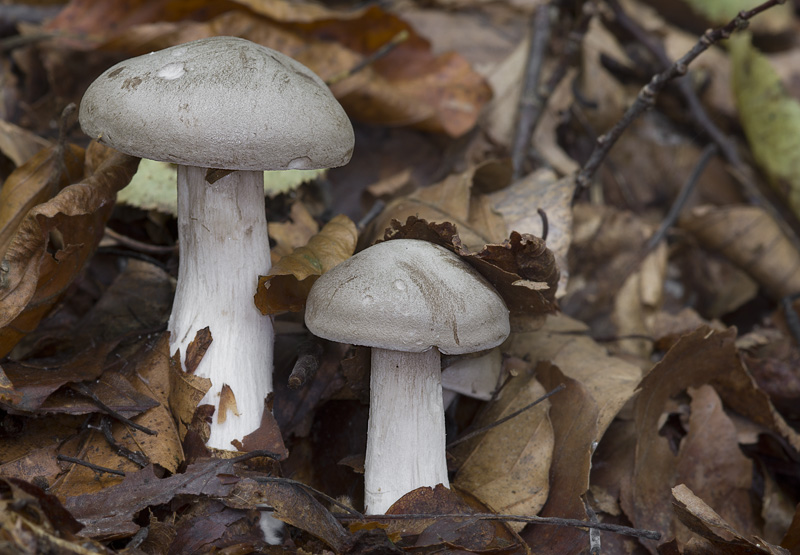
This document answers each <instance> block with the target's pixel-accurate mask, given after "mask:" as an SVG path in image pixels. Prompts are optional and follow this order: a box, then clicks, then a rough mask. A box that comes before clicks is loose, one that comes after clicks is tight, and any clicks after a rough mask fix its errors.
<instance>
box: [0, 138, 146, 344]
mask: <svg viewBox="0 0 800 555" xmlns="http://www.w3.org/2000/svg"><path fill="white" fill-rule="evenodd" d="M92 149H94V150H96V151H98V152H102V153H103V154H102V156H103V158H104V162H103V163H102V164H101V165H100V166H99V167H98V168H97V170H96V171H95V172H94V173H93V174H91V175H89V176H88V177H87V178H86V179H84V180H83V181H82V182H80V183H76V184H74V185H69V186H68V187H65V188H64V189H63V190H61V192H59V193H58V194H57V195H56V196H55V197H53V198H52V199H50V200H49V201H47V202H45V203H44V204H39V205H37V206H34V207H33V208H31V209H30V210H29V211H28V212H27V214H26V216H25V217H24V218H23V220H22V221H21V223H20V224H19V226H18V227H17V230H16V232H15V233H14V235H13V238H12V239H11V241H10V242H9V245H8V248H7V249H6V250H5V252H4V254H3V259H2V262H1V263H0V264H2V266H0V356H2V355H5V354H7V353H8V352H9V351H10V350H11V349H12V348H13V346H14V345H15V344H16V343H17V342H18V341H19V340H20V339H21V338H22V337H23V336H24V335H26V334H27V333H29V332H30V331H31V330H33V329H35V328H36V326H37V325H38V323H39V321H40V320H41V319H42V318H43V317H44V316H45V315H46V314H47V313H48V312H49V311H50V309H51V308H52V307H53V306H54V305H55V303H56V302H58V300H59V299H60V298H61V296H62V295H63V294H64V292H65V291H66V289H67V287H69V285H70V284H71V283H72V281H73V280H74V279H75V277H76V276H77V275H78V273H79V272H80V271H81V270H82V269H83V266H84V264H85V263H86V261H87V260H88V259H89V257H90V256H91V255H92V253H93V252H94V249H95V247H96V246H97V244H98V243H99V242H100V239H101V238H102V236H103V231H104V229H105V224H106V221H107V220H108V218H109V216H110V215H111V210H112V208H113V207H114V198H115V196H116V193H117V191H118V190H120V189H121V188H122V187H124V186H125V185H126V184H127V183H128V181H130V179H131V177H132V176H133V174H134V172H135V171H136V166H137V164H138V163H139V159H138V158H133V157H131V156H127V155H124V154H121V153H118V152H116V151H113V150H112V149H106V147H103V146H100V145H97V144H96V143H94V144H93V145H92V146H91V147H90V150H92ZM34 161H35V158H34V160H32V162H34ZM21 170H22V171H30V167H29V166H28V164H26V165H25V166H23V167H22V168H20V169H19V170H17V171H21ZM15 173H16V172H15ZM42 177H45V178H46V177H47V176H42ZM51 252H52V254H51Z"/></svg>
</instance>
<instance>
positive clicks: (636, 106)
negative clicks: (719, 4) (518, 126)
mask: <svg viewBox="0 0 800 555" xmlns="http://www.w3.org/2000/svg"><path fill="white" fill-rule="evenodd" d="M785 2H786V0H767V1H766V2H764V3H763V4H761V5H759V6H756V7H755V8H753V9H752V10H746V11H741V12H739V14H738V15H737V16H736V17H735V18H733V19H732V20H731V21H730V22H729V23H728V24H727V25H725V26H723V27H719V28H717V29H714V30H712V29H709V30H708V31H706V32H705V33H703V36H702V37H700V40H698V41H697V44H695V45H694V47H692V49H691V50H689V51H688V52H687V53H686V54H684V55H683V57H681V58H680V59H679V60H678V61H676V62H675V63H673V64H672V65H671V66H670V67H668V68H667V69H666V70H664V71H663V72H661V73H658V74H656V75H654V76H653V78H652V79H651V80H650V82H649V83H648V84H647V85H645V86H644V87H642V90H641V91H639V94H638V95H637V97H636V101H635V102H634V103H633V105H632V106H631V107H630V108H628V110H627V111H626V112H625V115H623V116H622V118H621V119H620V120H619V121H618V122H617V123H616V124H615V125H614V127H612V128H611V130H610V131H608V132H607V133H605V134H604V135H601V136H600V137H598V138H597V144H596V145H595V148H594V151H593V152H592V154H591V156H590V157H589V160H588V161H587V162H586V164H584V165H583V168H581V170H580V171H579V172H578V175H577V176H576V177H575V185H576V189H575V194H576V196H577V194H578V193H579V192H580V191H582V190H583V189H585V188H586V187H587V186H588V185H589V183H590V182H591V180H592V177H593V176H594V174H595V172H596V171H597V169H598V168H599V167H600V164H601V163H602V162H603V160H604V159H605V157H606V155H607V154H608V152H609V151H610V150H611V147H613V146H614V144H615V143H616V142H617V139H619V138H620V136H621V135H622V133H623V132H624V131H625V129H627V127H628V126H629V125H630V124H631V123H632V122H633V121H634V120H635V119H636V118H637V117H639V116H640V115H641V114H642V113H643V112H644V111H645V110H647V109H648V108H650V107H651V106H653V104H654V103H655V97H656V95H657V94H658V93H659V92H661V90H662V89H663V88H664V87H665V86H666V85H667V83H668V82H670V81H671V80H672V79H674V78H675V77H680V76H682V75H685V74H686V71H687V69H688V66H689V64H690V63H691V62H693V61H694V60H695V58H697V57H698V56H699V55H700V54H702V53H703V52H705V51H706V50H708V48H709V47H710V46H711V45H713V44H715V43H717V42H719V41H720V40H723V39H727V38H728V37H730V35H731V34H732V33H733V32H734V31H736V30H739V29H743V28H745V27H747V24H748V21H749V20H750V19H752V18H753V17H755V16H756V15H758V14H760V13H761V12H763V11H765V10H768V9H769V8H771V7H773V6H777V5H780V4H784V3H785Z"/></svg>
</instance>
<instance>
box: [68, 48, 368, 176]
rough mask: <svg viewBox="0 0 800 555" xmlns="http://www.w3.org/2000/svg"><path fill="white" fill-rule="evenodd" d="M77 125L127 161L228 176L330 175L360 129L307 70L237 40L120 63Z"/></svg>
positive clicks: (97, 86)
mask: <svg viewBox="0 0 800 555" xmlns="http://www.w3.org/2000/svg"><path fill="white" fill-rule="evenodd" d="M79 117H80V123H81V127H82V128H83V130H84V132H85V133H86V134H87V135H89V136H90V137H92V138H95V139H97V140H99V141H100V142H102V143H104V144H107V145H109V146H111V147H113V148H115V149H117V150H121V151H122V152H125V153H127V154H132V155H134V156H139V157H141V158H150V159H153V160H160V161H163V162H173V163H175V164H183V165H187V166H201V167H205V168H220V169H228V170H251V171H258V170H284V169H319V168H332V167H336V166H341V165H344V164H346V163H347V162H348V161H349V160H350V156H351V154H352V152H353V142H354V136H353V127H352V125H351V124H350V120H349V119H348V118H347V115H346V114H345V112H344V110H343V109H342V107H341V105H340V104H339V103H338V102H337V101H336V99H335V98H334V97H333V94H331V92H330V89H329V88H328V87H327V85H325V83H324V82H323V81H322V79H320V78H319V77H318V76H317V75H316V74H314V73H313V72H312V71H311V70H310V69H308V68H307V67H305V66H304V65H302V64H300V63H298V62H296V61H294V60H293V59H291V58H289V57H288V56H285V55H283V54H281V53H280V52H276V51H274V50H272V49H270V48H267V47H265V46H261V45H259V44H255V43H253V42H250V41H248V40H245V39H240V38H236V37H212V38H207V39H201V40H196V41H193V42H188V43H186V44H181V45H178V46H173V47H171V48H166V49H164V50H160V51H158V52H152V53H150V54H145V55H143V56H138V57H136V58H131V59H129V60H125V61H124V62H120V63H118V64H117V65H115V66H113V67H111V68H110V69H108V70H106V71H105V72H104V73H103V74H102V75H101V76H100V77H98V78H97V80H95V81H94V83H92V84H91V85H90V86H89V89H88V90H87V91H86V94H85V95H84V97H83V100H82V101H81V107H80V116H79Z"/></svg>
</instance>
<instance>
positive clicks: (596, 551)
mask: <svg viewBox="0 0 800 555" xmlns="http://www.w3.org/2000/svg"><path fill="white" fill-rule="evenodd" d="M583 506H584V508H585V509H586V514H587V516H588V517H589V520H590V521H592V522H593V523H597V522H600V521H599V520H598V519H597V513H595V512H594V509H593V508H592V506H591V505H590V504H589V501H587V500H586V499H585V498H584V500H583ZM600 546H601V543H600V530H598V529H597V528H591V529H590V530H589V553H591V555H600Z"/></svg>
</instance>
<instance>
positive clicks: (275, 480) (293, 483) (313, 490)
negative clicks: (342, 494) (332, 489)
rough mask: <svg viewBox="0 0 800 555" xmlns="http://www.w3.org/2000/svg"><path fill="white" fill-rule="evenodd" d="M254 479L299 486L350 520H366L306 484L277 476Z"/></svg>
mask: <svg viewBox="0 0 800 555" xmlns="http://www.w3.org/2000/svg"><path fill="white" fill-rule="evenodd" d="M252 479H253V480H255V481H256V482H279V483H282V484H290V485H293V486H297V487H300V488H303V489H304V490H306V491H308V492H309V493H311V494H312V495H318V496H320V497H321V498H322V499H324V500H325V501H327V502H328V503H330V504H332V505H336V506H337V507H339V508H340V509H342V510H343V511H345V512H347V513H350V518H353V519H358V520H364V519H365V518H366V517H365V516H364V515H363V514H361V513H359V512H358V511H357V510H355V509H354V508H352V507H348V506H347V505H345V504H344V503H342V502H341V501H337V500H336V499H334V498H333V497H331V496H329V495H327V494H325V493H322V492H321V491H319V490H316V489H314V488H312V487H311V486H309V485H307V484H304V483H303V482H298V481H297V480H292V479H291V478H279V477H277V476H254V477H253V478H252ZM334 516H339V515H334ZM344 516H345V515H341V516H340V518H342V517H344ZM370 518H372V517H370Z"/></svg>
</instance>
